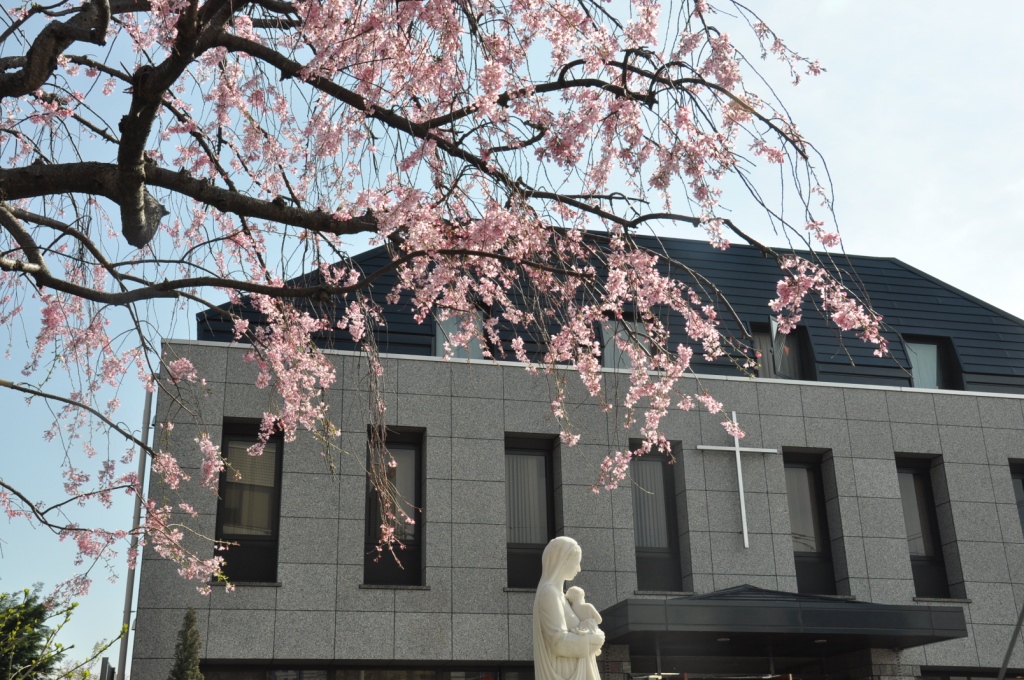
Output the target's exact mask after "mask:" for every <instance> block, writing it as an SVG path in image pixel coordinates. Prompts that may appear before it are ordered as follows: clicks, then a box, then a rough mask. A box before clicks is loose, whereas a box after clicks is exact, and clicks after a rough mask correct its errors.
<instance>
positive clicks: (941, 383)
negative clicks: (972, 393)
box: [900, 333, 964, 390]
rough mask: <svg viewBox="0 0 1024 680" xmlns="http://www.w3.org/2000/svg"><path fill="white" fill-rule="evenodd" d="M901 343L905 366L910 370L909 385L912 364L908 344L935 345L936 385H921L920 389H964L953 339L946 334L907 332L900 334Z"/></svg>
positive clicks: (912, 378) (912, 374)
mask: <svg viewBox="0 0 1024 680" xmlns="http://www.w3.org/2000/svg"><path fill="white" fill-rule="evenodd" d="M900 339H901V341H902V343H903V352H904V354H905V355H906V358H907V367H908V371H909V372H910V384H911V387H917V385H914V366H913V363H912V361H911V359H910V348H909V347H908V346H907V345H908V344H915V345H935V347H936V350H937V360H938V365H937V367H936V369H937V372H938V376H937V377H938V387H922V388H921V389H933V390H934V389H939V390H962V389H964V374H963V368H962V367H961V366H960V358H959V357H958V356H957V353H956V348H955V347H954V346H953V340H952V339H951V338H949V337H946V336H936V335H917V334H914V333H907V334H904V335H901V336H900Z"/></svg>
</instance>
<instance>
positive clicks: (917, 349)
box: [906, 342, 939, 390]
mask: <svg viewBox="0 0 1024 680" xmlns="http://www.w3.org/2000/svg"><path fill="white" fill-rule="evenodd" d="M906 345H907V357H908V358H909V359H910V375H911V376H912V377H913V379H914V387H924V388H929V389H933V390H937V389H939V346H938V345H933V344H930V343H926V342H908V343H906Z"/></svg>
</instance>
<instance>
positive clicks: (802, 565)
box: [782, 452, 838, 595]
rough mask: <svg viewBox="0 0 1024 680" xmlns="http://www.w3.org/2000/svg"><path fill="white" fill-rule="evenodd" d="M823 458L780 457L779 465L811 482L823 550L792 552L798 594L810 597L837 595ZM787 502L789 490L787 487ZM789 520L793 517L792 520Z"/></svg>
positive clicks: (809, 456) (807, 456) (803, 454)
mask: <svg viewBox="0 0 1024 680" xmlns="http://www.w3.org/2000/svg"><path fill="white" fill-rule="evenodd" d="M823 462H824V461H823V456H822V455H819V454H813V453H791V452H784V453H783V454H782V465H783V469H785V468H795V469H803V470H810V471H811V477H812V481H813V483H814V492H815V494H816V497H817V500H818V502H817V504H816V507H815V508H814V512H815V514H817V520H818V522H817V525H818V529H819V532H820V535H819V536H817V539H818V542H819V544H820V545H821V546H822V549H821V550H820V551H818V552H809V551H804V550H796V549H795V547H794V550H793V561H794V563H795V566H796V583H797V592H799V593H806V594H809V595H836V594H837V593H838V591H837V589H836V572H835V561H834V560H833V557H832V537H831V535H830V534H829V530H828V509H827V507H826V500H825V483H824V480H823V475H822V470H821V468H822V464H823ZM786 498H787V503H788V499H789V487H788V486H787V487H786ZM791 519H792V518H791ZM801 577H803V578H801Z"/></svg>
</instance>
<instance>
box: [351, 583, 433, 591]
mask: <svg viewBox="0 0 1024 680" xmlns="http://www.w3.org/2000/svg"><path fill="white" fill-rule="evenodd" d="M359 589H360V590H430V586H402V585H388V584H384V583H360V584H359Z"/></svg>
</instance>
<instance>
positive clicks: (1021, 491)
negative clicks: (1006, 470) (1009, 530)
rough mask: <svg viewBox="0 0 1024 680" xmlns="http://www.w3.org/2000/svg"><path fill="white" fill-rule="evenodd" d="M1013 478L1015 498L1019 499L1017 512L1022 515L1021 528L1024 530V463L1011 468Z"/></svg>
mask: <svg viewBox="0 0 1024 680" xmlns="http://www.w3.org/2000/svg"><path fill="white" fill-rule="evenodd" d="M1010 475H1011V477H1012V479H1013V498H1014V500H1016V501H1017V514H1018V515H1020V528H1021V530H1024V465H1014V466H1012V467H1011V468H1010Z"/></svg>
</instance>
